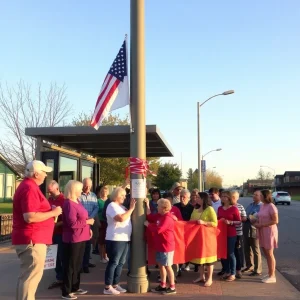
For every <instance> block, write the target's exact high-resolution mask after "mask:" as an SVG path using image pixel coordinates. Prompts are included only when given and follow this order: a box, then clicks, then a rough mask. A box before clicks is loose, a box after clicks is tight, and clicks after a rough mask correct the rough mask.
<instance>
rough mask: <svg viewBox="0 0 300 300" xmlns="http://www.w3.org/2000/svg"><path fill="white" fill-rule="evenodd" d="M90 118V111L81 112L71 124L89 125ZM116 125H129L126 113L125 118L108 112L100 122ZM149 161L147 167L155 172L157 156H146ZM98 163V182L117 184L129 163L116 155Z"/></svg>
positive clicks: (122, 178) (121, 181)
mask: <svg viewBox="0 0 300 300" xmlns="http://www.w3.org/2000/svg"><path fill="white" fill-rule="evenodd" d="M91 118H92V113H85V112H82V113H80V114H79V116H78V117H77V118H73V120H72V125H73V126H90V122H91ZM117 125H129V117H128V115H127V116H126V117H125V118H123V119H122V118H120V116H119V115H118V114H115V115H113V114H109V116H108V117H107V118H105V119H104V120H103V122H102V126H117ZM147 160H148V162H149V168H150V170H151V171H153V172H154V173H156V172H157V170H158V167H159V165H160V160H159V158H153V157H149V158H147ZM98 163H99V164H100V182H101V183H102V184H105V185H106V184H110V185H114V184H116V185H118V184H121V183H123V182H124V180H125V170H126V167H127V166H128V164H129V161H128V158H126V157H118V158H103V157H100V158H98ZM152 178H153V176H151V175H150V176H148V179H150V180H152Z"/></svg>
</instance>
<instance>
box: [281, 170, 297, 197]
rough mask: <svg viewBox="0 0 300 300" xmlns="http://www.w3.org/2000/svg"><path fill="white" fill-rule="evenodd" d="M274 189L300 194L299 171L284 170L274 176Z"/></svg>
mask: <svg viewBox="0 0 300 300" xmlns="http://www.w3.org/2000/svg"><path fill="white" fill-rule="evenodd" d="M275 187H276V191H285V192H288V193H289V194H290V195H300V171H285V172H284V174H283V175H276V176H275Z"/></svg>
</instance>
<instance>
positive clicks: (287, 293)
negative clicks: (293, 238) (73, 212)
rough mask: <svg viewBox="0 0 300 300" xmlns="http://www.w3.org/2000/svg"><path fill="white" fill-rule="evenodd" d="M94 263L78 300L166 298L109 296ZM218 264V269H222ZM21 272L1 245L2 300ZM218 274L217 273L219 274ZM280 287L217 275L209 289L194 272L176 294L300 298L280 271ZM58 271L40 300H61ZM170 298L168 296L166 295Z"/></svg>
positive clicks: (49, 274) (209, 299) (47, 279)
mask: <svg viewBox="0 0 300 300" xmlns="http://www.w3.org/2000/svg"><path fill="white" fill-rule="evenodd" d="M92 262H94V263H96V264H97V267H96V268H92V269H90V270H91V273H90V274H82V278H81V282H82V285H81V287H82V288H83V289H87V290H88V291H89V293H88V294H87V295H84V296H79V297H78V299H89V300H94V299H99V298H111V297H125V298H135V299H142V298H145V297H146V298H149V299H152V298H153V299H154V298H157V297H162V296H161V295H158V294H153V293H146V294H123V295H119V296H105V295H103V294H102V292H103V287H104V283H103V279H104V270H105V265H104V264H100V263H99V257H98V256H96V255H93V258H92ZM263 266H264V270H263V272H264V274H266V263H265V261H263ZM219 267H220V266H219V265H218V264H217V266H216V270H218V269H219ZM18 270H19V261H18V259H17V257H16V254H15V252H14V250H13V249H12V248H11V247H10V245H9V244H2V245H0V274H1V275H0V276H1V277H0V278H1V293H0V299H1V300H12V299H14V295H15V284H16V281H17V276H18ZM150 270H151V275H150V287H151V288H152V287H155V286H156V285H157V283H156V282H155V279H156V276H157V274H158V270H157V269H154V268H153V269H150ZM215 273H216V272H215ZM276 276H277V283H276V284H263V283H261V282H260V279H259V278H251V277H249V276H247V275H245V276H244V277H243V279H240V280H236V281H234V282H224V281H222V280H220V279H219V278H218V276H216V275H215V276H214V283H213V285H212V286H211V287H209V288H205V287H204V286H203V285H200V284H193V283H192V280H193V279H195V278H196V277H197V274H196V273H194V272H193V271H190V272H183V276H182V277H181V278H179V280H178V284H177V285H176V290H177V294H176V295H173V297H176V298H185V299H206V300H213V299H214V300H215V299H222V300H227V299H231V300H236V299H245V300H246V299H253V298H257V297H259V298H260V299H270V300H271V299H272V300H275V299H276V300H277V299H278V300H280V299H282V300H283V299H300V292H299V291H298V290H297V289H296V288H294V287H293V286H292V285H291V284H290V283H289V282H288V281H287V280H286V279H285V278H284V277H283V276H282V275H281V274H280V273H279V272H277V275H276ZM54 279H55V276H54V270H47V271H45V272H44V276H43V279H42V281H41V283H40V285H39V289H38V292H37V299H49V300H51V299H60V296H61V292H60V290H59V289H53V290H48V289H47V287H48V285H49V284H50V283H51V282H52V281H54ZM121 285H122V286H124V287H126V270H124V272H123V276H122V282H121ZM165 297H168V296H165Z"/></svg>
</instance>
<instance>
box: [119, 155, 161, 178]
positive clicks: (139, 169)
mask: <svg viewBox="0 0 300 300" xmlns="http://www.w3.org/2000/svg"><path fill="white" fill-rule="evenodd" d="M129 174H141V175H143V176H144V177H147V175H148V174H150V175H153V176H157V175H156V174H155V173H154V172H153V171H151V170H150V167H149V163H148V161H147V160H146V159H141V158H136V157H129V165H128V166H127V167H126V174H125V176H126V178H128V176H129Z"/></svg>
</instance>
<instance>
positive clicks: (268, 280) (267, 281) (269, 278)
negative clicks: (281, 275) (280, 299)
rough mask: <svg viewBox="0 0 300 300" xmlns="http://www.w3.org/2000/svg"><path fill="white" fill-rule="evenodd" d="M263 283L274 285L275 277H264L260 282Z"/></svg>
mask: <svg viewBox="0 0 300 300" xmlns="http://www.w3.org/2000/svg"><path fill="white" fill-rule="evenodd" d="M262 282H263V283H276V277H269V276H268V277H266V278H264V279H263V280H262Z"/></svg>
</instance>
